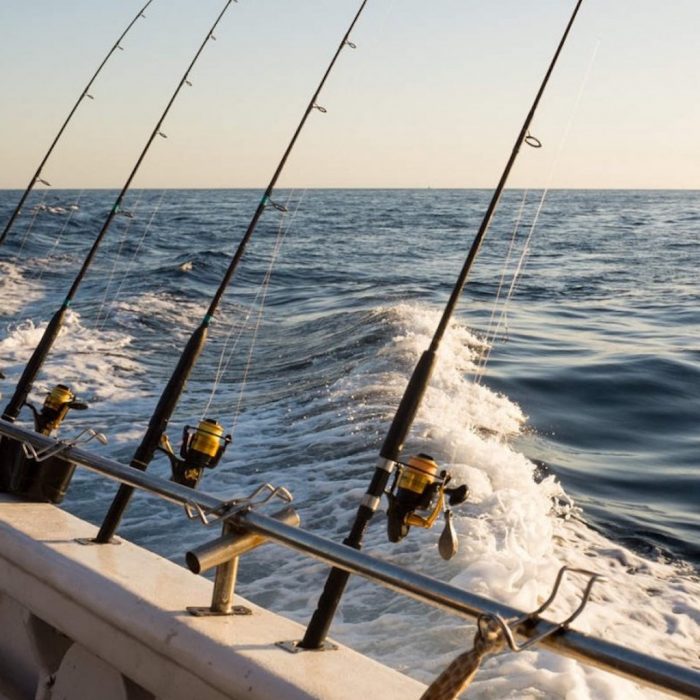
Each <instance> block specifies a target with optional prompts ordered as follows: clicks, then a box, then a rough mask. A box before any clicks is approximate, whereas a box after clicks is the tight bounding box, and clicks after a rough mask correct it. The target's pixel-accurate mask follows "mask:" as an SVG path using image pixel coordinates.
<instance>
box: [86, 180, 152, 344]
mask: <svg viewBox="0 0 700 700" xmlns="http://www.w3.org/2000/svg"><path fill="white" fill-rule="evenodd" d="M144 192H145V190H143V189H141V190H139V194H138V197H137V198H136V201H135V203H134V205H133V207H131V208H130V209H129V210H128V211H129V216H127V217H126V219H127V220H126V223H125V224H124V225H123V226H122V231H121V237H120V239H119V245H118V246H117V252H116V254H115V255H114V256H113V258H114V261H113V262H112V269H111V271H110V273H109V276H108V277H107V284H106V285H105V291H104V294H103V295H102V301H101V302H100V306H99V308H98V309H97V313H96V318H95V323H96V325H97V326H98V327H100V330H102V329H103V328H104V324H105V322H106V320H107V316H108V315H109V306H110V304H108V302H107V299H108V297H109V292H110V289H111V288H112V282H113V281H114V277H115V276H116V274H117V266H118V264H119V261H120V260H121V259H122V252H123V250H124V244H125V243H126V240H127V238H128V237H129V231H130V230H131V226H132V224H133V223H134V221H135V219H136V214H137V212H138V210H139V207H140V206H141V200H142V198H143V195H144ZM111 303H114V299H112V302H111ZM105 307H107V308H105ZM103 310H104V312H105V315H104V318H102V311H103ZM101 319H102V325H101V326H100V321H101Z"/></svg>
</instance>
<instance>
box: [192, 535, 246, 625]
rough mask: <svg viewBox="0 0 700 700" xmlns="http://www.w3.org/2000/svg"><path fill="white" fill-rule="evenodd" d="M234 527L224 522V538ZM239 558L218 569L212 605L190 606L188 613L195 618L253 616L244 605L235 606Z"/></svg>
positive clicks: (229, 560) (234, 558)
mask: <svg viewBox="0 0 700 700" xmlns="http://www.w3.org/2000/svg"><path fill="white" fill-rule="evenodd" d="M233 531H234V526H233V525H231V524H230V523H229V522H226V521H225V522H224V524H223V527H222V538H224V537H226V536H227V535H230V534H231V533H232V532H233ZM238 559H239V558H238V557H233V558H231V559H228V560H227V561H225V562H223V563H221V564H219V566H217V567H216V576H215V577H214V591H213V593H212V596H211V605H210V606H209V607H208V608H204V607H198V606H189V607H188V608H187V612H188V613H189V614H190V615H194V616H195V617H212V616H214V617H217V616H226V615H252V614H253V611H252V610H251V609H250V608H247V607H245V606H244V605H234V604H233V592H234V589H235V587H236V576H237V575H238Z"/></svg>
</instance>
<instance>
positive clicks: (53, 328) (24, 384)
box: [2, 0, 234, 422]
mask: <svg viewBox="0 0 700 700" xmlns="http://www.w3.org/2000/svg"><path fill="white" fill-rule="evenodd" d="M233 1H234V0H228V1H227V2H226V4H225V5H224V8H223V10H221V12H220V13H219V15H218V17H217V18H216V21H215V22H214V24H213V25H212V26H211V28H210V29H209V31H208V32H207V35H206V38H205V39H204V41H203V42H202V44H201V46H200V47H199V49H198V50H197V53H195V55H194V58H193V59H192V61H191V62H190V64H189V66H188V67H187V70H186V71H185V73H184V75H183V76H182V79H181V80H180V82H179V83H178V85H177V87H176V88H175V91H174V92H173V94H172V96H171V97H170V100H169V101H168V104H167V106H166V107H165V109H164V110H163V113H162V114H161V116H160V118H159V119H158V122H157V123H156V125H155V127H154V129H153V131H152V132H151V135H150V137H149V138H148V141H147V142H146V145H145V146H144V147H143V150H142V151H141V153H140V155H139V157H138V160H137V161H136V164H135V165H134V167H133V169H132V171H131V173H130V174H129V177H128V178H127V180H126V182H125V183H124V186H123V187H122V189H121V191H120V192H119V194H118V195H117V198H116V200H115V201H114V204H113V205H112V209H111V210H110V212H109V215H108V216H107V218H106V219H105V222H104V224H103V225H102V228H101V229H100V232H99V233H98V234H97V237H96V238H95V240H94V242H93V244H92V247H91V248H90V250H89V252H88V254H87V256H86V257H85V259H84V260H83V264H82V265H81V267H80V270H79V271H78V274H77V275H76V277H75V279H74V280H73V283H72V284H71V287H70V289H69V290H68V294H66V298H65V299H64V301H63V304H62V305H61V307H60V308H59V310H58V311H57V312H56V313H55V314H54V316H53V318H52V319H51V321H50V322H49V325H48V326H47V327H46V330H45V331H44V335H43V336H42V338H41V340H40V341H39V344H38V345H37V347H36V348H35V349H34V352H33V353H32V356H31V358H30V359H29V362H28V363H27V366H26V367H25V369H24V372H23V373H22V377H21V378H20V381H19V383H18V384H17V388H16V389H15V392H14V394H13V396H12V398H11V399H10V403H9V404H8V405H7V406H6V408H5V411H4V413H3V416H2V417H3V418H4V419H5V420H9V421H11V422H12V421H14V420H15V419H16V418H17V416H18V415H19V412H20V410H21V408H22V406H23V405H24V403H25V402H26V400H27V396H28V395H29V392H30V391H31V388H32V385H33V383H34V380H35V379H36V375H37V374H38V372H39V370H40V369H41V367H42V365H43V364H44V361H45V360H46V358H47V356H48V354H49V352H50V351H51V347H52V346H53V343H54V341H55V340H56V338H57V337H58V333H59V331H60V330H61V326H62V323H63V317H64V316H65V313H66V311H67V310H68V308H69V307H70V305H71V303H72V301H73V298H74V297H75V294H76V292H77V291H78V287H79V286H80V283H81V282H82V281H83V278H84V277H85V275H86V274H87V271H88V269H89V268H90V265H91V264H92V261H93V259H94V257H95V255H96V253H97V250H98V248H99V247H100V243H102V240H103V239H104V237H105V235H106V234H107V231H108V230H109V227H110V226H111V224H112V222H113V221H114V218H115V217H116V216H117V214H118V213H119V210H120V207H121V204H122V202H123V200H124V197H125V196H126V193H127V192H128V190H129V187H131V183H132V181H133V179H134V177H135V176H136V173H137V172H138V171H139V168H140V167H141V164H142V163H143V160H144V158H145V157H146V154H147V153H148V151H149V149H150V147H151V144H152V143H153V141H154V140H155V138H156V136H158V134H159V132H160V128H161V126H162V125H163V122H164V121H165V118H166V116H167V115H168V112H169V111H170V108H171V107H172V105H173V103H174V102H175V99H176V98H177V96H178V95H179V93H180V90H181V89H182V87H183V85H185V84H186V83H187V82H188V78H189V74H190V72H191V70H192V68H193V67H194V64H195V63H196V62H197V59H198V58H199V57H200V55H201V53H202V51H204V47H205V46H206V45H207V43H208V42H209V40H210V39H211V38H212V32H213V31H214V29H216V27H217V25H218V24H219V22H220V21H221V18H222V17H223V16H224V13H225V12H226V10H227V9H228V8H229V6H230V5H231V3H232V2H233Z"/></svg>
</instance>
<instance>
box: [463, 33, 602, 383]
mask: <svg viewBox="0 0 700 700" xmlns="http://www.w3.org/2000/svg"><path fill="white" fill-rule="evenodd" d="M600 44H601V42H600V39H599V40H598V41H597V42H596V44H595V46H594V47H593V51H592V53H591V58H590V59H589V61H588V65H587V67H586V70H585V72H584V75H583V77H582V79H581V82H580V84H579V88H578V91H577V94H576V98H575V100H574V104H573V106H572V108H571V110H570V112H569V117H568V119H567V121H566V125H565V127H564V131H563V133H562V137H561V139H560V140H559V144H558V146H557V150H556V151H555V154H554V158H553V160H552V164H551V166H550V169H549V173H548V176H547V180H546V182H545V186H544V189H543V190H542V196H541V197H540V200H539V203H538V205H537V209H536V210H535V215H534V217H533V220H532V224H531V225H530V228H529V231H528V234H527V236H526V238H525V241H524V244H523V250H522V253H521V254H520V257H519V259H518V263H517V265H516V268H515V270H514V271H513V275H512V277H511V283H510V286H509V289H508V293H507V295H506V299H505V302H504V304H503V306H502V308H501V313H500V315H499V319H498V323H497V325H496V328H495V329H494V331H493V335H492V337H491V338H490V339H488V337H487V347H486V352H485V353H484V354H483V355H482V356H481V357H480V358H479V363H477V368H476V371H475V374H474V382H475V383H481V381H482V380H483V377H484V374H485V371H486V365H487V363H488V360H489V358H490V356H491V352H492V350H493V344H494V342H495V339H496V337H497V335H498V334H499V333H500V329H501V328H502V327H503V325H505V324H506V323H507V320H506V319H507V313H508V308H509V305H510V302H511V300H512V298H513V295H514V293H515V290H516V288H517V285H518V283H519V282H520V279H521V278H522V275H523V272H524V270H525V266H526V264H527V260H528V258H529V255H530V249H531V248H530V244H531V242H532V237H533V234H534V232H535V229H536V227H537V224H538V222H539V218H540V214H541V213H542V209H543V208H544V203H545V199H546V197H547V195H548V193H549V190H550V189H551V184H552V180H553V179H554V174H555V172H556V170H557V168H558V167H559V161H560V159H561V154H562V152H563V150H564V146H565V145H566V143H567V141H568V139H569V135H570V133H571V128H572V127H573V124H574V120H575V119H576V116H577V114H578V112H579V109H580V105H581V99H582V98H583V93H584V91H585V88H586V86H587V84H588V81H589V79H590V76H591V73H592V72H593V66H594V65H595V61H596V58H597V56H598V50H599V48H600ZM506 264H507V263H506ZM504 272H505V267H504ZM495 303H498V297H497V299H496V302H495ZM495 311H496V307H495V306H494V312H495Z"/></svg>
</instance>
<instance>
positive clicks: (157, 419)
mask: <svg viewBox="0 0 700 700" xmlns="http://www.w3.org/2000/svg"><path fill="white" fill-rule="evenodd" d="M579 1H580V0H579ZM367 2H368V0H362V3H361V4H360V7H359V9H358V10H357V12H356V13H355V16H354V17H353V19H352V21H351V22H350V26H349V27H348V29H347V31H346V32H345V33H344V34H343V36H342V38H341V40H340V43H339V44H338V46H337V48H336V50H335V53H334V54H333V57H332V58H331V60H330V63H329V64H328V66H327V67H326V70H325V72H324V73H323V77H322V78H321V80H320V82H319V83H318V85H317V87H316V89H315V91H314V93H313V95H312V96H311V99H310V100H309V102H308V103H307V105H306V108H305V110H304V113H303V115H302V117H301V120H300V121H299V123H298V125H297V127H296V129H295V131H294V134H293V135H292V138H291V140H290V141H289V144H288V145H287V147H286V149H285V150H284V153H283V154H282V157H281V158H280V160H279V162H278V163H277V167H276V168H275V171H274V173H273V175H272V177H271V179H270V181H269V183H268V185H267V187H266V188H265V192H264V194H263V196H262V198H261V200H260V202H259V203H258V206H257V207H256V209H255V212H254V213H253V216H252V218H251V220H250V223H249V224H248V228H247V229H246V231H245V233H244V234H243V237H242V238H241V240H240V242H239V244H238V247H237V248H236V252H235V253H234V254H233V257H232V258H231V261H230V263H229V266H228V268H227V270H226V272H225V273H224V276H223V277H222V279H221V281H220V282H219V286H218V287H217V289H216V291H215V292H214V295H213V296H212V298H211V301H210V302H209V306H208V307H207V311H206V313H205V314H204V317H203V318H202V320H201V322H200V324H199V325H198V326H197V328H195V329H194V331H193V332H192V335H191V336H190V338H189V340H188V341H187V344H186V345H185V348H184V350H183V351H182V354H181V355H180V359H179V360H178V362H177V365H176V366H175V369H174V370H173V373H172V375H171V376H170V379H169V380H168V382H167V384H166V385H165V387H164V389H163V391H162V393H161V396H160V399H159V400H158V404H157V405H156V408H155V410H154V412H153V414H152V416H151V418H150V420H149V422H148V428H147V430H146V433H145V434H144V436H143V438H142V440H141V442H140V444H139V446H138V447H137V448H136V451H135V453H134V456H133V458H132V460H131V462H130V464H131V466H133V467H135V468H137V469H140V470H142V471H145V470H146V469H147V468H148V465H149V464H150V462H151V460H152V459H153V456H154V454H155V451H156V450H157V449H158V448H159V447H160V446H161V444H162V442H163V439H164V436H165V430H166V428H167V425H168V421H169V420H170V418H171V417H172V414H173V411H174V410H175V407H176V406H177V402H178V401H179V399H180V396H181V395H182V392H183V391H184V388H185V383H186V382H187V380H188V378H189V376H190V374H191V372H192V369H193V367H194V365H195V363H196V362H197V358H198V357H199V355H200V353H201V352H202V349H203V348H204V345H205V343H206V339H207V335H208V333H209V326H210V325H211V323H212V321H213V320H214V317H215V315H216V313H217V310H218V308H219V304H220V302H221V299H222V297H223V295H224V293H225V291H226V289H227V287H228V285H229V283H230V282H231V280H232V279H233V276H234V274H235V272H236V270H237V268H238V265H239V263H240V261H241V258H242V257H243V254H244V252H245V249H246V247H247V245H248V243H249V241H250V239H251V238H252V236H253V234H254V233H255V229H256V228H257V225H258V223H259V221H260V219H261V217H262V216H263V214H264V212H265V210H266V209H267V208H268V207H272V208H274V209H282V210H283V209H284V207H283V206H282V205H280V204H277V203H276V202H275V201H274V200H273V199H272V196H273V193H274V190H275V187H276V186H277V181H278V180H279V178H280V176H281V174H282V171H283V170H284V168H285V166H286V164H287V161H288V159H289V156H290V155H291V153H292V150H293V149H294V146H295V144H296V143H297V140H298V138H299V135H300V134H301V132H302V130H303V128H304V126H305V124H306V122H307V121H308V118H309V115H310V114H311V113H312V112H313V111H314V110H318V111H319V112H320V113H322V114H323V113H325V112H326V109H325V107H323V106H321V105H320V104H319V103H318V101H317V100H318V98H319V96H320V94H321V91H322V90H323V87H324V86H325V84H326V81H327V80H328V77H329V75H330V74H331V72H332V70H333V68H334V66H335V64H336V63H337V61H338V58H339V56H340V54H341V53H342V52H343V50H344V49H345V48H352V49H354V48H356V46H355V44H354V43H353V42H352V41H351V40H350V35H351V33H352V31H353V30H354V28H355V25H356V24H357V22H358V20H359V19H360V16H361V14H362V12H363V10H364V8H365V7H366V5H367ZM226 444H228V443H226ZM221 449H223V447H222V448H221ZM133 493H134V488H133V487H131V486H125V485H123V484H122V486H120V487H119V491H118V493H117V495H116V496H115V498H114V500H113V501H112V504H111V506H110V508H109V511H108V513H107V516H106V517H105V519H104V521H103V523H102V526H101V527H100V531H99V532H98V533H97V537H96V538H95V541H96V542H97V543H99V544H104V543H107V542H109V541H110V540H111V538H112V536H113V535H114V533H115V532H116V528H117V526H118V525H119V521H120V520H121V518H122V515H123V514H124V511H125V510H126V507H127V505H128V504H129V501H130V500H131V496H132V495H133Z"/></svg>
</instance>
